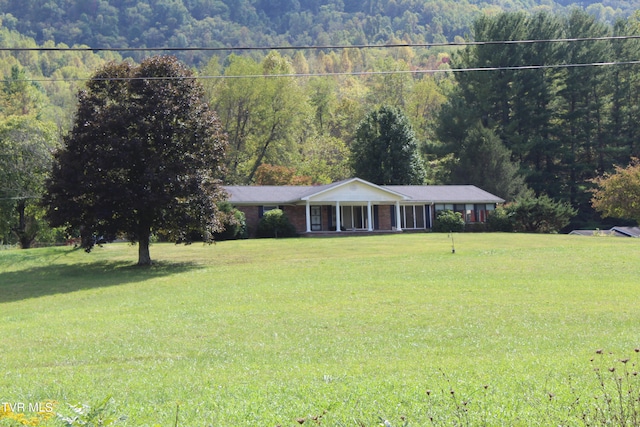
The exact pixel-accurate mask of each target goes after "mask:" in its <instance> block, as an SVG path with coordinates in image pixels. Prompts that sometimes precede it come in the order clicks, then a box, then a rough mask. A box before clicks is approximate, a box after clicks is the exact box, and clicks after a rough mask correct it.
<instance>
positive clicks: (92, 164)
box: [44, 57, 226, 265]
mask: <svg viewBox="0 0 640 427" xmlns="http://www.w3.org/2000/svg"><path fill="white" fill-rule="evenodd" d="M203 98H204V95H203V90H202V87H201V86H200V84H199V83H198V82H197V81H196V80H195V79H194V78H192V74H191V72H190V71H189V70H188V69H187V68H186V67H185V66H183V65H182V64H180V63H179V62H178V61H177V60H176V59H175V58H172V57H152V58H149V59H147V60H145V61H143V62H142V63H141V64H140V65H139V66H133V65H130V64H129V63H126V62H123V63H110V64H108V65H106V66H104V67H103V68H101V69H100V70H98V71H97V72H96V73H95V74H94V75H93V77H92V79H91V80H90V81H89V83H88V88H87V90H85V91H82V92H80V94H79V106H78V112H77V118H76V120H75V123H74V127H73V130H72V131H71V132H70V134H69V135H68V136H67V137H66V138H65V144H64V147H63V149H62V150H61V151H59V152H58V153H57V154H56V163H55V165H54V168H53V173H52V177H51V179H50V180H49V181H48V183H47V195H46V197H45V199H44V203H45V206H46V207H47V209H48V213H47V216H48V218H49V220H50V221H51V223H52V224H54V225H66V226H68V227H69V228H79V229H80V230H81V231H82V233H83V242H82V245H83V247H84V248H85V249H87V250H90V249H91V248H92V246H93V239H92V236H96V235H97V236H101V235H104V236H113V235H117V234H120V233H122V234H125V235H126V236H127V237H128V238H129V239H131V241H133V242H138V246H139V251H138V264H139V265H148V264H150V263H151V258H150V255H149V240H150V236H151V233H153V232H154V231H158V232H162V233H163V234H164V235H166V236H169V237H170V238H173V239H175V240H180V239H182V238H184V236H186V235H187V234H188V233H189V232H191V231H193V230H195V229H197V230H201V231H202V232H203V233H204V234H205V238H207V237H210V236H211V235H213V233H215V232H217V231H219V230H220V228H221V223H220V218H219V215H218V214H219V211H218V207H217V204H216V203H217V202H218V201H220V200H222V199H223V198H224V194H223V192H222V189H221V187H220V185H219V178H220V177H221V176H222V163H223V156H224V150H225V147H226V140H225V138H224V136H223V134H222V132H221V129H220V125H219V122H218V119H217V117H216V115H215V114H214V113H213V111H211V110H210V109H209V108H208V106H207V104H206V103H205V102H204V99H203Z"/></svg>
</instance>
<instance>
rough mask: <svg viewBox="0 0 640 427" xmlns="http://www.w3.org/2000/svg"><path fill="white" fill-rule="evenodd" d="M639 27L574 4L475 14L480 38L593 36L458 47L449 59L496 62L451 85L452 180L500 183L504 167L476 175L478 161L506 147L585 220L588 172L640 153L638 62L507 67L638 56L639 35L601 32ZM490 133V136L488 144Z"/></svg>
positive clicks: (529, 179)
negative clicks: (604, 19)
mask: <svg viewBox="0 0 640 427" xmlns="http://www.w3.org/2000/svg"><path fill="white" fill-rule="evenodd" d="M639 30H640V27H639V26H638V22H637V20H635V19H631V20H629V21H627V22H619V23H618V24H616V25H615V26H614V27H611V26H607V25H606V24H603V23H601V22H598V21H597V20H596V19H595V18H594V17H593V16H591V15H589V14H587V13H585V12H581V11H578V10H575V11H574V12H573V13H572V14H570V15H569V16H567V17H562V16H557V15H551V14H547V13H540V14H534V15H527V14H524V13H510V14H502V15H498V16H495V17H484V18H481V19H479V20H478V21H476V23H475V25H474V34H475V39H476V40H477V41H491V40H525V39H527V40H545V39H547V40H548V39H562V38H596V39H594V40H591V41H583V42H573V43H531V44H509V45H504V44H486V45H477V46H471V47H468V48H466V49H465V50H463V51H461V52H460V53H459V54H458V55H456V56H455V58H454V59H453V61H452V62H453V64H454V67H458V68H476V67H498V68H499V69H498V70H496V71H491V72H487V71H473V72H464V73H455V77H456V82H457V86H456V88H455V90H454V92H453V93H452V94H451V97H450V101H449V102H448V103H447V105H446V106H445V107H444V108H443V110H442V111H441V114H440V117H441V119H440V121H439V126H438V137H439V141H440V142H441V143H442V145H441V146H440V147H439V149H440V150H442V151H440V152H439V153H440V154H442V153H452V154H453V159H455V160H456V161H455V162H451V164H450V168H447V169H446V170H447V172H450V178H451V180H452V182H468V181H470V180H473V181H474V182H476V183H477V184H478V185H480V186H482V187H484V188H492V185H493V183H492V181H495V180H496V179H498V181H503V182H504V180H506V179H507V178H508V177H509V176H510V175H509V173H510V172H509V173H506V174H503V175H502V176H500V175H495V174H494V175H493V176H488V177H486V178H485V179H479V177H478V175H477V174H478V171H480V170H481V169H482V166H481V165H482V164H484V162H478V161H477V160H478V158H479V156H482V155H484V156H488V157H490V158H496V157H497V153H500V152H507V153H509V154H510V156H509V157H510V160H511V162H512V168H513V166H516V167H517V168H519V170H520V173H519V175H520V176H522V177H524V178H525V182H526V184H527V185H528V187H530V188H531V189H533V190H534V191H535V192H536V193H537V194H547V195H548V196H550V197H552V198H554V199H556V200H563V201H567V202H570V203H571V204H572V205H573V206H574V207H576V208H578V209H579V211H580V212H581V213H582V219H583V220H585V221H587V220H588V219H589V217H590V215H589V212H590V208H589V199H590V192H589V190H590V188H592V183H591V180H592V179H593V178H594V177H596V176H598V175H601V174H603V173H604V172H608V171H611V170H612V169H613V166H614V165H616V164H617V165H625V164H628V163H629V161H630V159H631V157H634V156H636V157H637V156H638V155H639V154H640V146H639V145H638V138H639V137H640V116H639V114H640V110H639V109H638V100H639V99H640V80H639V78H638V76H639V75H640V74H639V70H638V67H637V65H616V66H579V67H573V66H571V67H563V68H555V67H551V68H538V69H518V70H513V69H505V67H514V66H521V65H535V66H554V65H562V64H569V65H571V64H592V63H607V62H625V61H634V60H637V59H638V58H640V43H639V41H638V39H619V40H601V39H598V38H600V37H604V36H613V35H637V34H639ZM478 132H482V133H483V134H484V135H485V138H484V139H483V138H478ZM486 140H493V141H494V142H493V143H492V145H490V146H489V145H487V144H486V143H485V141H486ZM435 151H436V152H437V150H435ZM479 153H484V154H479ZM515 190H517V189H514V191H515ZM501 195H502V196H503V197H506V198H510V197H512V196H515V194H513V193H512V194H508V193H502V194H501Z"/></svg>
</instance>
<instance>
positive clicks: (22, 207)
mask: <svg viewBox="0 0 640 427" xmlns="http://www.w3.org/2000/svg"><path fill="white" fill-rule="evenodd" d="M26 207H27V206H26V202H25V201H24V200H20V201H19V202H18V204H17V206H16V210H17V211H18V218H19V219H18V226H17V227H15V228H13V233H14V234H15V235H16V237H17V238H18V241H19V242H20V248H21V249H31V244H32V243H33V241H34V240H35V237H36V236H35V233H30V232H29V230H27V228H28V224H27V222H28V218H27V214H26Z"/></svg>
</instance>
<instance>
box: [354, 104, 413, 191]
mask: <svg viewBox="0 0 640 427" xmlns="http://www.w3.org/2000/svg"><path fill="white" fill-rule="evenodd" d="M351 150H352V154H351V160H352V167H353V170H354V172H355V174H356V176H358V177H360V178H362V179H365V180H367V181H371V182H373V183H374V184H379V185H410V184H422V183H423V182H424V178H425V170H424V165H423V162H422V159H421V157H420V154H419V153H418V144H417V142H416V139H415V135H414V133H413V129H412V128H411V125H410V124H409V121H408V119H407V117H406V116H405V115H404V113H402V112H401V111H400V110H398V109H396V108H393V107H381V108H380V109H378V110H374V111H372V112H370V113H369V114H368V115H367V117H365V119H364V120H363V121H362V122H361V123H360V125H359V126H358V129H357V131H356V140H355V141H354V143H353V145H352V147H351Z"/></svg>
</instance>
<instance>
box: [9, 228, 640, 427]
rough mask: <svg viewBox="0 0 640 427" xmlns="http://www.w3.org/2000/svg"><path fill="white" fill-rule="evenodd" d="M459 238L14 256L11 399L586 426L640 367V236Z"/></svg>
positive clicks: (261, 418)
mask: <svg viewBox="0 0 640 427" xmlns="http://www.w3.org/2000/svg"><path fill="white" fill-rule="evenodd" d="M454 239H455V249H456V252H455V254H452V251H451V249H452V239H451V236H449V235H447V234H405V235H393V236H392V235H386V236H370V237H364V236H363V237H342V238H318V239H279V240H246V241H235V242H221V243H218V244H215V245H201V244H193V245H190V246H176V245H171V244H156V245H153V246H152V247H151V256H152V258H154V259H155V260H156V265H155V266H153V267H151V268H138V267H134V266H132V265H133V264H134V263H135V261H136V256H137V248H136V247H132V246H130V245H126V244H112V245H106V246H104V247H103V248H96V249H95V250H94V252H92V253H91V254H85V253H84V252H82V251H80V250H72V249H71V248H46V249H34V250H29V251H18V250H12V251H0V366H1V369H0V402H42V401H48V400H53V401H56V402H58V403H57V405H58V409H59V410H62V411H64V410H65V408H66V404H67V403H78V402H80V403H87V404H92V405H95V404H96V403H98V402H100V401H102V400H104V399H105V398H106V397H108V396H112V398H113V401H112V404H111V406H110V408H111V410H112V411H113V412H114V413H116V414H118V415H126V416H127V417H128V419H127V421H126V422H123V423H122V425H129V426H153V425H161V426H174V425H176V410H177V408H178V407H179V412H178V419H179V422H178V425H180V426H209V425H211V426H276V425H282V426H294V425H299V424H298V421H297V419H298V418H305V419H306V423H305V425H307V424H309V425H317V424H318V423H320V425H326V426H376V425H379V424H380V422H381V419H386V420H388V421H389V423H390V424H391V425H393V426H394V427H396V426H401V425H405V423H406V425H410V426H424V425H443V426H444V425H453V424H456V423H457V424H459V425H473V426H475V425H488V426H495V425H505V426H507V425H509V426H511V425H522V426H532V425H539V426H547V425H584V423H583V421H582V418H583V414H584V413H588V414H591V413H592V411H593V408H594V407H595V405H599V404H601V402H602V401H603V400H602V399H599V400H596V399H594V396H599V397H602V394H603V393H604V392H605V391H606V390H608V387H610V384H609V383H610V382H614V383H615V380H614V379H613V378H618V376H616V375H620V374H619V373H620V372H621V369H622V368H625V369H630V372H632V371H633V370H634V369H637V367H636V366H635V364H637V363H638V362H640V358H639V356H638V354H637V353H636V352H635V349H636V348H638V347H640V262H639V261H640V240H638V239H630V238H613V237H580V236H563V235H552V236H547V235H521V234H456V235H455V236H454ZM598 349H603V350H604V351H603V354H596V350H598ZM610 352H611V353H612V354H610ZM594 357H595V361H591V359H593V358H594ZM624 358H631V360H630V361H629V362H628V363H627V364H622V363H620V362H616V360H617V359H624ZM594 364H596V365H598V366H601V367H602V368H603V370H602V371H600V372H604V373H606V374H607V375H606V376H605V388H606V390H605V389H603V387H602V386H600V385H599V381H598V379H597V374H598V372H594V369H593V368H594V366H593V365H594ZM632 364H634V365H632ZM608 367H617V370H616V371H615V372H614V373H613V375H614V377H610V376H609V371H608V370H607V369H604V368H608ZM603 375H604V374H603ZM620 377H621V378H626V377H623V376H620ZM630 378H631V379H632V381H635V382H631V383H630V384H629V386H630V387H631V389H632V394H633V393H638V392H639V390H640V384H638V382H637V379H636V378H637V377H633V376H631V377H630ZM614 385H615V384H614ZM576 399H578V402H577V403H576ZM632 411H637V409H634V408H631V409H629V410H627V412H626V413H627V414H629V413H630V412H632ZM315 416H321V417H320V418H319V419H318V420H317V421H314V420H313V419H312V418H313V417H315ZM5 421H6V420H5ZM300 421H302V420H300ZM0 425H3V424H2V421H0ZM593 425H595V421H594V422H593Z"/></svg>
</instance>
